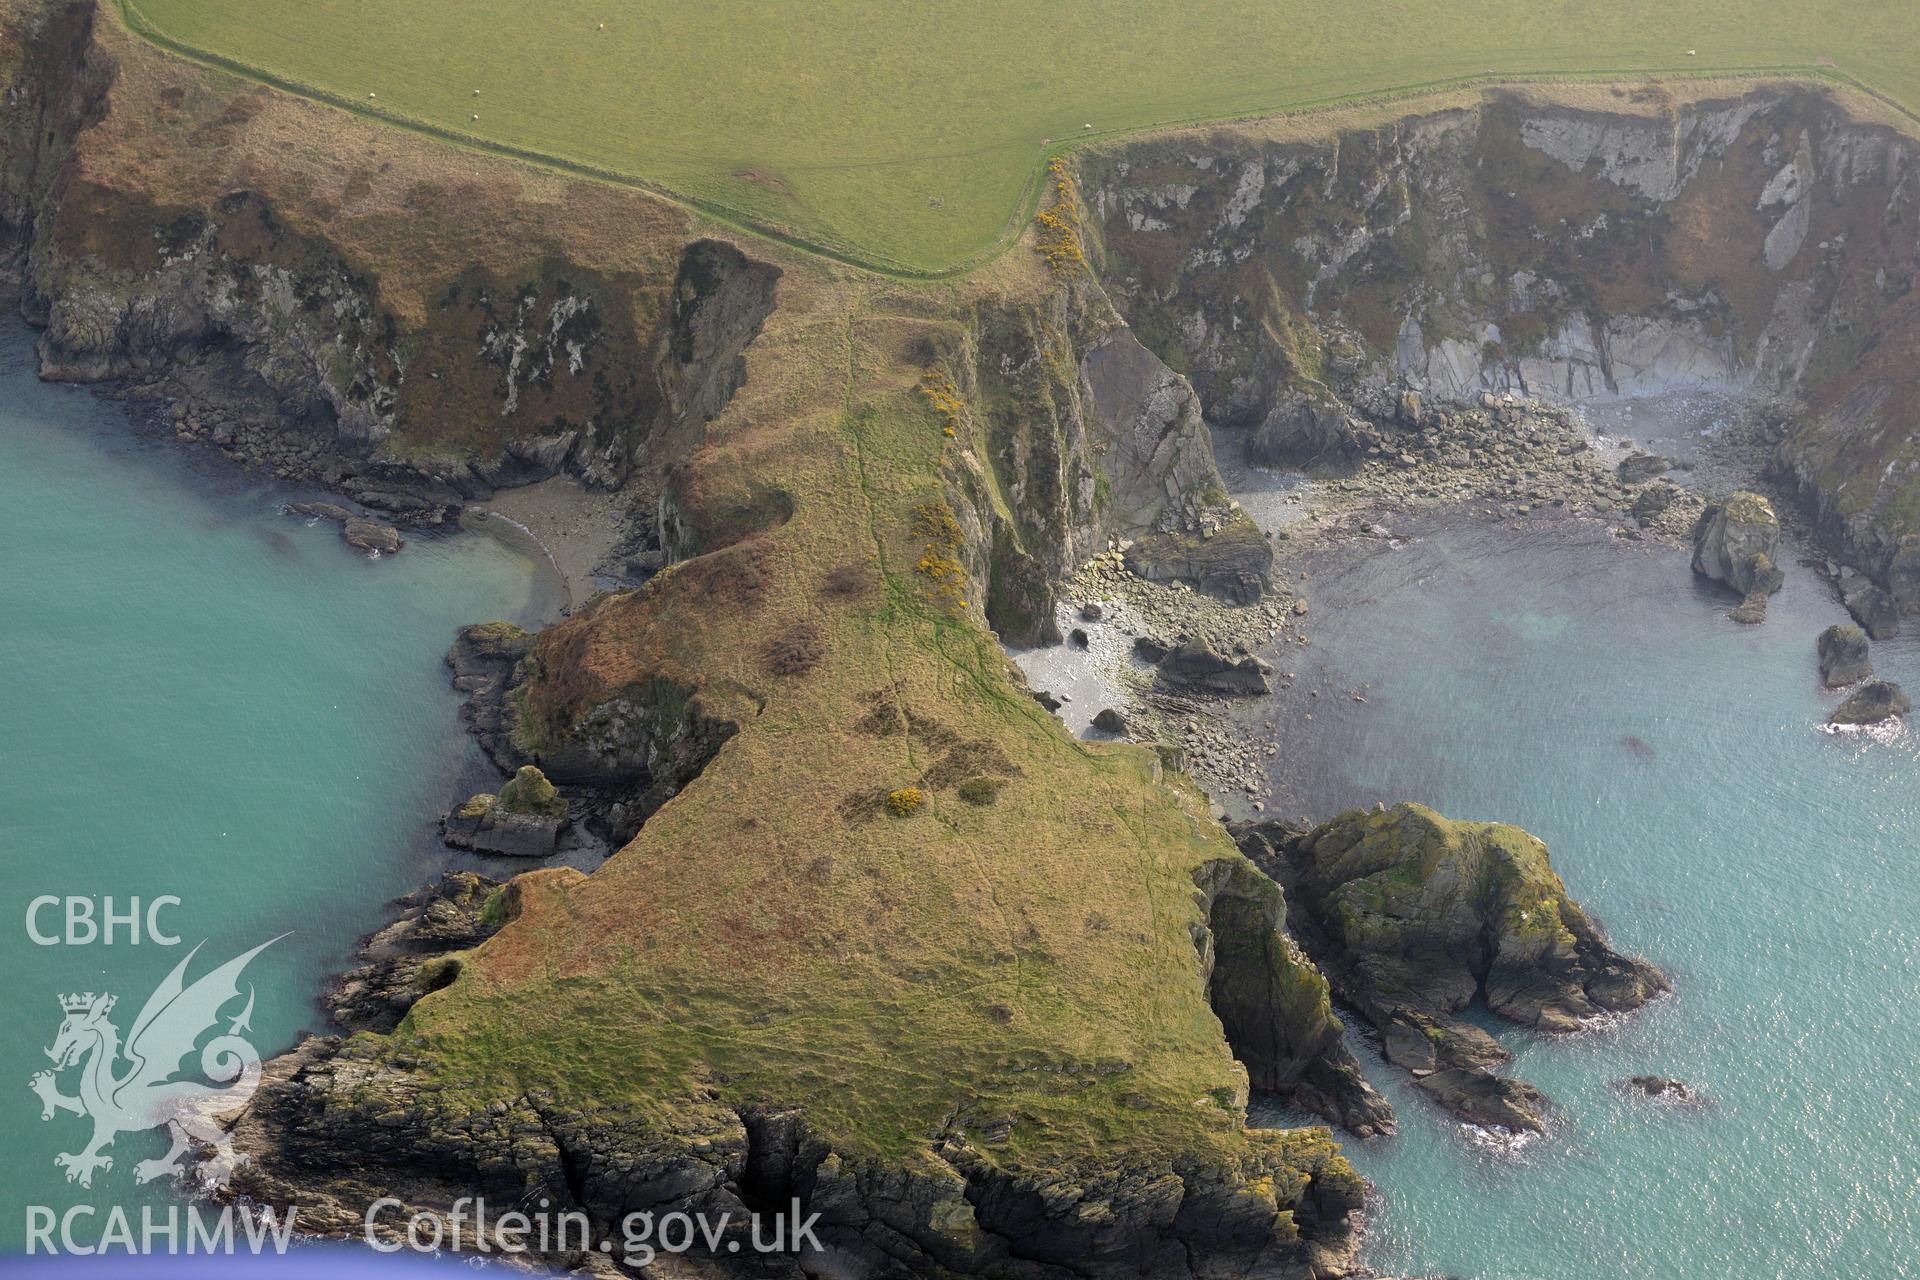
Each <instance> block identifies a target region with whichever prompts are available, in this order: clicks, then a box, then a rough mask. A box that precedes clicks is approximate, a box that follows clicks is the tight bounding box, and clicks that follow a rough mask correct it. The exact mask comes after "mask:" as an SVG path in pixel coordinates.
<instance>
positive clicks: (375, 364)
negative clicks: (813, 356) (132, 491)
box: [0, 0, 779, 522]
mask: <svg viewBox="0 0 1920 1280" xmlns="http://www.w3.org/2000/svg"><path fill="white" fill-rule="evenodd" d="M10 9H11V10H12V11H13V13H12V18H13V21H12V22H10V24H9V26H10V29H17V30H19V31H20V32H21V33H22V37H23V39H22V42H21V44H20V46H18V48H19V50H20V53H21V55H22V56H20V57H19V58H18V59H17V62H16V63H15V65H13V66H11V67H7V68H0V71H4V72H6V73H7V74H8V75H9V76H10V77H11V78H10V80H9V82H8V84H7V85H6V86H5V93H6V96H7V100H8V103H9V109H8V111H7V114H6V121H5V129H4V134H0V139H3V140H4V146H5V150H4V152H0V269H4V270H5V271H6V272H7V273H8V275H9V276H10V277H11V278H12V279H13V280H14V281H15V282H16V283H17V285H18V287H19V291H20V305H21V308H22V310H23V312H24V314H25V315H26V317H27V318H28V319H29V320H30V321H31V322H32V323H34V324H35V325H36V326H38V327H40V328H41V329H42V330H43V333H42V336H41V340H40V359H41V367H42V372H43V374H44V375H45V376H47V377H53V378H62V379H68V380H78V381H109V380H111V381H115V382H119V383H122V384H123V385H125V384H131V385H132V386H133V389H134V390H135V391H136V392H137V393H139V394H141V395H143V396H144V397H146V398H148V399H152V400H158V401H161V402H162V403H163V404H167V403H170V404H171V405H172V406H173V408H172V412H171V421H172V423H173V424H174V425H175V426H176V427H177V428H178V429H179V430H180V431H181V432H182V433H183V434H188V435H195V436H200V437H203V438H206V439H208V440H210V441H212V442H213V443H214V444H216V445H218V446H219V447H221V448H223V449H225V450H227V451H229V452H231V453H233V454H235V455H236V456H239V457H241V458H243V459H245V460H248V461H252V462H258V463H265V464H268V465H271V466H273V467H275V468H276V469H277V470H278V471H279V472H280V473H281V474H283V475H286V476H297V477H299V478H302V479H307V480H313V481H317V482H319V483H322V484H325V485H327V486H329V487H332V488H336V489H339V490H341V491H343V492H347V493H349V494H352V495H353V496H354V497H356V498H358V499H360V500H361V501H363V502H365V503H367V504H368V505H370V506H375V507H379V508H383V509H385V510H388V511H391V512H393V513H395V514H397V515H400V516H402V517H404V518H408V519H412V520H416V521H424V522H437V521H438V520H439V519H441V518H443V517H444V515H445V514H446V513H447V512H448V511H449V510H450V509H452V508H454V507H457V506H458V505H459V504H460V503H461V502H462V501H463V500H465V499H469V498H473V497H476V496H480V495H484V494H485V493H487V492H489V491H490V490H492V489H493V488H495V487H497V486H502V485H510V484H517V483H523V482H526V481H529V480H534V479H539V478H542V477H544V476H548V475H553V474H558V473H569V474H573V475H577V476H579V477H581V478H582V479H584V480H586V481H587V482H588V483H590V484H595V485H600V486H605V487H614V486H619V485H622V484H624V483H627V482H628V481H629V480H635V479H639V480H643V481H647V482H651V481H653V480H654V479H657V474H658V472H659V470H660V469H661V468H662V467H663V466H664V465H665V464H666V462H668V461H669V460H670V458H671V456H672V454H673V451H674V449H675V447H676V446H680V447H682V448H683V447H684V445H685V442H686V440H687V439H688V436H689V433H690V432H693V433H697V431H698V429H699V427H700V426H701V425H702V424H704V423H705V422H707V421H709V420H711V419H712V418H713V417H714V415H715V414H717V413H718V412H719V411H720V410H721V409H722V408H723V407H724V406H725V404H726V403H727V400H728V398H729V397H730V396H731V395H732V394H733V392H734V391H735V390H736V389H737V388H738V386H739V385H740V383H741V381H742V380H743V378H744V360H743V356H742V353H743V352H744V350H745V348H746V347H747V346H748V344H750V343H751V342H752V341H753V338H754V337H755V335H756V334H757V333H758V332H759V329H760V325H761V323H762V321H763V320H764V318H765V316H766V314H767V312H768V311H769V310H770V309H771V308H772V306H773V301H774V293H775V288H776V284H777V281H778V277H779V271H778V269H776V268H774V267H772V266H771V265H769V264H766V263H757V262H753V261H750V260H749V259H748V258H747V257H746V256H745V255H744V254H743V253H742V252H741V251H740V250H739V249H737V248H735V247H734V246H732V245H728V244H723V243H719V242H715V241H704V240H698V239H696V238H694V237H692V236H688V237H686V238H685V239H684V240H683V241H682V242H681V243H680V244H679V245H678V246H676V247H675V248H673V249H668V248H667V246H666V245H664V244H661V245H659V249H660V250H661V252H660V253H658V254H656V257H655V260H654V261H650V262H645V263H635V264H634V265H633V266H632V267H630V268H627V269H613V270H609V269H607V266H606V264H605V263H604V262H602V261H598V260H596V261H594V262H592V263H589V262H587V261H585V260H584V259H586V258H587V257H588V256H589V255H588V254H586V253H584V252H581V251H580V247H579V245H578V243H577V242H576V243H573V244H570V243H569V237H568V235H567V231H568V228H567V227H566V226H565V225H563V224H561V225H555V224H552V223H549V224H548V225H545V226H543V228H542V230H541V232H540V233H538V234H536V235H529V236H527V238H525V239H523V240H519V241H518V242H517V243H508V240H510V239H511V238H512V237H513V235H514V234H515V230H516V229H515V227H514V224H515V223H522V222H524V223H538V222H541V221H542V220H543V219H544V218H545V217H546V214H545V212H544V211H543V210H541V209H540V208H538V207H537V206H538V204H539V201H538V200H534V199H523V200H522V201H521V204H520V206H519V207H517V208H516V207H515V205H514V200H513V197H512V196H511V195H506V194H505V193H498V192H487V193H482V192H479V191H474V190H468V191H462V190H460V189H459V187H458V185H457V184H450V183H448V182H445V181H439V180H437V178H438V175H435V174H432V173H428V174H417V173H416V174H413V175H407V174H405V173H403V172H401V171H399V170H397V169H396V167H395V166H394V165H393V163H392V161H391V160H390V159H389V160H388V161H387V162H386V163H381V150H382V149H381V147H379V146H378V145H376V146H374V147H372V148H370V149H369V154H370V155H371V157H372V158H371V159H370V160H368V161H367V162H366V163H365V166H364V167H363V168H361V169H360V170H358V171H355V172H346V173H341V172H340V168H341V166H342V165H343V164H345V165H346V166H347V167H348V168H349V169H351V163H350V162H345V161H343V160H342V159H340V158H339V153H338V152H328V151H327V150H326V148H325V147H324V146H320V147H316V148H315V149H314V150H313V151H311V152H303V153H300V154H298V155H288V156H287V157H286V158H285V161H284V163H276V156H275V155H274V148H276V146H277V144H276V143H275V141H274V139H273V138H272V136H270V135H271V132H272V128H271V127H269V126H268V125H267V124H266V123H265V122H264V121H263V118H262V110H263V100H262V95H263V94H264V93H265V91H251V92H249V91H245V90H241V91H238V92H236V93H234V94H232V95H230V96H226V97H222V96H220V95H216V94H210V93H208V92H207V91H206V90H205V89H204V87H202V86H200V85H198V84H197V83H195V82H194V81H193V77H191V76H190V75H187V74H186V73H185V72H183V71H180V70H179V69H178V68H170V67H164V66H156V65H153V64H151V63H148V62H146V61H142V62H141V64H140V65H139V67H138V71H137V73H136V74H135V75H134V80H133V81H131V82H128V83H125V84H121V83H120V81H121V78H122V75H123V67H122V65H121V60H120V58H119V57H118V56H117V54H116V51H115V49H116V46H115V39H117V38H118V37H117V36H116V37H115V39H108V40H102V39H99V38H97V32H96V27H97V25H98V21H99V19H98V17H97V15H96V12H95V10H94V7H93V6H92V5H91V4H84V3H76V4H53V3H37V2H36V3H27V2H26V0H21V2H20V3H18V4H16V5H12V6H10ZM311 123H312V124H313V126H314V128H315V129H316V130H317V131H319V134H318V135H317V136H316V138H315V139H313V140H312V141H318V136H321V135H324V132H325V130H326V128H327V127H328V126H330V125H333V124H334V122H333V121H328V120H321V119H316V120H314V121H312V122H311ZM275 127H277V126H275ZM348 131H349V132H351V131H352V130H351V129H349V130H348ZM83 132H84V134H85V137H86V145H84V146H77V145H76V142H77V140H78V139H79V138H80V137H81V136H82V134H83ZM176 144H177V145H185V146H190V147H191V148H193V150H192V153H191V154H192V157H193V163H192V164H190V165H189V164H184V163H178V162H169V163H174V164H176V168H174V169H172V170H168V171H165V172H158V171H155V170H154V169H153V168H152V167H151V164H150V162H151V161H152V154H151V151H152V149H153V148H155V147H160V148H162V149H164V148H165V147H167V146H169V145H176ZM329 169H330V170H331V172H328V171H327V170H329ZM422 219H425V220H431V221H432V222H433V223H434V224H435V239H434V240H433V242H432V248H431V250H428V251H423V246H422V245H421V244H420V243H419V242H418V241H417V240H414V239H413V238H412V237H410V235H409V233H408V226H407V224H408V223H410V222H417V221H418V220H422ZM656 230H657V228H644V229H643V230H642V233H641V234H640V235H639V236H638V237H637V238H640V239H644V238H645V235H644V233H645V232H648V231H656ZM575 239H576V241H577V237H576V238H575ZM667 253H672V254H673V256H672V257H671V258H668V257H666V254H667Z"/></svg>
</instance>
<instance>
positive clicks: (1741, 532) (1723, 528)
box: [1693, 492, 1786, 623]
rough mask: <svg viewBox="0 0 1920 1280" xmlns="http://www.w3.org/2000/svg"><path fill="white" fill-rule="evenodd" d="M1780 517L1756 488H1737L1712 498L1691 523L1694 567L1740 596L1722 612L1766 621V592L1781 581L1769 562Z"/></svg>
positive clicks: (1777, 537) (1738, 618)
mask: <svg viewBox="0 0 1920 1280" xmlns="http://www.w3.org/2000/svg"><path fill="white" fill-rule="evenodd" d="M1779 546H1780V517H1779V516H1777V515H1775V514H1774V511H1773V504H1771V503H1769V502H1768V501H1767V500H1766V499H1765V498H1763V497H1761V496H1760V495H1759V494H1757V493H1744V492H1742V493H1736V494H1733V495H1732V496H1730V497H1728V498H1727V499H1726V500H1725V501H1724V502H1711V503H1708V504H1707V507H1706V509H1705V510H1704V511H1702V512H1701V513H1700V519H1699V520H1698V521H1696V522H1695V524H1694V526H1693V571H1694V572H1695V573H1697V574H1699V575H1700V576H1702V577H1704V578H1712V579H1713V580H1714V581H1716V582H1724V583H1726V584H1727V586H1729V587H1731V588H1733V589H1734V590H1735V591H1738V592H1739V593H1740V594H1741V596H1742V597H1743V599H1742V600H1741V602H1740V604H1739V606H1738V607H1737V608H1735V609H1734V610H1733V612H1732V613H1730V614H1728V615H1727V616H1728V617H1730V618H1732V619H1733V620H1734V621H1736V622H1748V623H1757V622H1763V621H1765V620H1766V616H1767V597H1768V596H1770V595H1772V594H1773V593H1774V592H1776V591H1778V590H1779V589H1780V588H1781V586H1782V585H1783V584H1784V583H1785V582H1786V575H1785V574H1784V573H1782V572H1781V571H1780V569H1779V568H1778V567H1777V566H1775V564H1774V555H1775V553H1776V552H1777V551H1778V550H1779Z"/></svg>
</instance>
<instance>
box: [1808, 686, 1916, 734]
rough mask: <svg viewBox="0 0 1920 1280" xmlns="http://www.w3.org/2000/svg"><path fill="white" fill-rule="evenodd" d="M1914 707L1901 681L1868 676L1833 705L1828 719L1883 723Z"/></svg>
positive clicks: (1852, 723) (1845, 722) (1853, 723)
mask: <svg viewBox="0 0 1920 1280" xmlns="http://www.w3.org/2000/svg"><path fill="white" fill-rule="evenodd" d="M1911 710H1913V702H1912V700H1911V699H1909V698H1908V697H1907V695H1906V691H1905V690H1903V689H1901V687H1900V686H1899V685H1897V684H1895V683H1894V682H1893V681H1891V680H1869V681H1867V682H1866V683H1865V684H1863V685H1861V686H1860V687H1859V688H1858V689H1856V690H1854V692H1853V694H1852V696H1851V697H1849V698H1848V699H1847V700H1846V701H1845V702H1843V703H1841V704H1840V705H1839V706H1838V707H1836V708H1834V712H1833V714H1832V715H1831V716H1830V717H1828V722H1829V723H1831V724H1837V725H1842V726H1846V727H1858V726H1863V725H1871V724H1880V723H1883V722H1884V721H1887V720H1892V719H1895V718H1896V717H1899V716H1904V715H1905V714H1907V712H1909V711H1911Z"/></svg>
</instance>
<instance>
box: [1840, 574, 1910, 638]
mask: <svg viewBox="0 0 1920 1280" xmlns="http://www.w3.org/2000/svg"><path fill="white" fill-rule="evenodd" d="M1840 602H1841V603H1842V604H1844V605H1846V606H1847V612H1848V613H1850V614H1852V615H1853V620H1854V621H1855V622H1858V623H1859V624H1860V626H1861V627H1862V628H1863V629H1864V630H1865V631H1866V633H1867V635H1868V636H1869V637H1870V638H1872V639H1874V640H1891V639H1893V637H1895V636H1896V635H1898V634H1900V611H1899V609H1898V608H1897V607H1896V606H1895V605H1894V602H1893V596H1892V595H1890V594H1889V593H1888V592H1886V591H1884V590H1882V589H1881V588H1880V587H1879V586H1878V585H1876V584H1875V583H1874V581H1873V579H1871V578H1869V577H1867V576H1866V575H1865V574H1864V573H1855V572H1853V571H1852V570H1847V571H1846V572H1843V573H1842V574H1841V575H1840Z"/></svg>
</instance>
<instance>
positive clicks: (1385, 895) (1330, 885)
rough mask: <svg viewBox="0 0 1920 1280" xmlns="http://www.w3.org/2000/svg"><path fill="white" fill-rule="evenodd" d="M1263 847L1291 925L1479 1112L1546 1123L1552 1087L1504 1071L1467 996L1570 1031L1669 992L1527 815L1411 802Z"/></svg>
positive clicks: (1495, 1118)
mask: <svg viewBox="0 0 1920 1280" xmlns="http://www.w3.org/2000/svg"><path fill="white" fill-rule="evenodd" d="M1270 843H1271V842H1270ZM1243 847H1245V846H1244V845H1243ZM1251 852H1253V853H1254V854H1255V855H1257V856H1256V861H1259V862H1260V863H1261V864H1262V865H1263V866H1265V867H1268V868H1271V869H1272V871H1273V872H1274V874H1275V875H1276V877H1277V878H1279V879H1280V880H1281V881H1282V883H1283V885H1284V886H1285V888H1286V891H1287V900H1288V904H1289V912H1288V920H1289V923H1290V925H1291V927H1292V930H1293V933H1294V936H1295V937H1297V938H1299V939H1300V940H1301V943H1302V944H1303V945H1304V946H1305V947H1306V949H1307V952H1308V954H1309V955H1311V956H1312V957H1313V958H1314V960H1315V962H1316V963H1317V964H1318V965H1319V966H1320V968H1321V970H1322V971H1323V972H1324V973H1325V974H1326V975H1327V980H1328V981H1329V982H1330V983H1331V984H1332V987H1333V990H1334V992H1335V994H1337V995H1339V996H1340V997H1341V998H1342V999H1344V1000H1346V1001H1348V1002H1349V1003H1351V1004H1352V1005H1353V1006H1354V1007H1355V1008H1357V1009H1358V1010H1359V1011H1360V1012H1361V1014H1362V1015H1363V1016H1365V1017H1366V1018H1367V1020H1368V1021H1370V1022H1371V1023H1372V1024H1373V1025H1374V1027H1375V1028H1376V1029H1377V1030H1378V1031H1379V1033H1380V1037H1381V1044H1382V1048H1383V1049H1384V1051H1385V1053H1386V1056H1387V1059H1388V1061H1390V1062H1392V1063H1394V1064H1395V1065H1397V1066H1401V1067H1404V1068H1406V1069H1407V1070H1408V1071H1410V1072H1411V1073H1412V1074H1413V1075H1414V1077H1415V1080H1416V1081H1417V1082H1418V1083H1419V1084H1420V1086H1421V1088H1422V1089H1423V1090H1425V1091H1426V1092H1427V1093H1428V1094H1429V1095H1430V1096H1432V1097H1433V1098H1434V1100H1435V1101H1436V1102H1438V1103H1440V1104H1441V1105H1443V1106H1445V1107H1447V1108H1449V1109H1450V1110H1453V1111H1455V1112H1456V1113H1457V1114H1459V1115H1461V1116H1462V1117H1463V1118H1466V1119H1469V1120H1471V1121H1473V1122H1475V1123H1487V1124H1498V1125H1501V1126H1503V1127H1507V1128H1539V1127H1540V1126H1541V1123H1542V1117H1541V1112H1540V1107H1541V1101H1542V1099H1541V1097H1540V1095H1539V1093H1538V1091H1537V1090H1535V1089H1533V1088H1532V1087H1531V1086H1529V1085H1526V1084H1525V1083H1524V1082H1521V1081H1516V1080H1512V1079H1509V1078H1507V1077H1504V1076H1498V1075H1494V1074H1493V1073H1492V1070H1491V1069H1492V1068H1493V1067H1495V1066H1498V1065H1499V1064H1500V1063H1502V1062H1504V1061H1506V1060H1507V1059H1508V1057H1509V1056H1510V1055H1509V1054H1508V1053H1507V1051H1506V1050H1504V1049H1502V1048H1501V1047H1500V1046H1499V1044H1498V1043H1497V1042H1496V1041H1495V1040H1494V1039H1493V1038H1492V1037H1491V1036H1489V1035H1488V1034H1487V1033H1486V1032H1484V1031H1482V1030H1480V1029H1479V1028H1477V1027H1475V1026H1472V1025H1471V1024H1469V1023H1465V1022H1462V1021H1460V1020H1459V1019H1458V1018H1457V1016H1456V1015H1457V1014H1458V1013H1459V1012H1460V1011H1461V1010H1462V1009H1464V1008H1466V1007H1467V1005H1468V1004H1470V1003H1472V1002H1473V1001H1475V1000H1476V999H1482V1000H1484V1001H1485V1002H1486V1005H1487V1007H1488V1008H1490V1009H1491V1010H1492V1011H1493V1012H1495V1013H1497V1014H1499V1015H1500V1016H1501V1017H1504V1018H1507V1019H1509V1020H1511V1021H1514V1022H1518V1023H1520V1024H1522V1025H1524V1026H1529V1027H1534V1028H1537V1029H1539V1030H1542V1031H1571V1030H1574V1029H1576V1028H1578V1027H1580V1026H1581V1025H1583V1023H1584V1022H1585V1020H1587V1019H1590V1018H1593V1017H1596V1016H1599V1015H1601V1014H1604V1013H1611V1012H1623V1011H1626V1010H1630V1009H1636V1008H1638V1007H1640V1006H1641V1005H1642V1004H1645V1003H1646V1002H1647V1001H1648V1000H1650V999H1652V998H1653V997H1654V996H1656V995H1658V994H1660V993H1661V992H1663V991H1665V990H1667V983H1666V980H1665V979H1664V978H1663V977H1662V976H1661V975H1660V973H1659V972H1658V971H1657V970H1656V969H1654V968H1653V966H1652V965H1649V964H1647V963H1646V962H1645V961H1643V960H1638V959H1634V958H1632V957H1628V956H1623V955H1620V954H1619V953H1617V952H1615V951H1614V950H1613V949H1612V948H1611V947H1609V946H1608V945H1607V943H1606V940H1605V938H1604V937H1603V936H1602V935H1601V933H1600V931H1599V929H1598V927H1597V926H1595V925H1594V923H1593V922H1592V921H1591V920H1590V919H1589V918H1588V917H1587V915H1586V913H1585V912H1583V911H1582V910H1581V909H1580V907H1579V906H1578V905H1577V904H1576V903H1575V902H1574V901H1573V900H1572V899H1571V898H1569V897H1568V896H1567V893H1566V890H1565V888H1564V887H1563V886H1562V885H1561V883H1560V878H1559V877H1558V876H1557V875H1555V874H1554V872H1553V869H1552V867H1551V866H1550V865H1549V864H1548V861H1547V850H1546V846H1545V845H1543V844H1542V843H1540V841H1538V840H1536V839H1535V838H1534V837H1532V836H1530V835H1528V834H1527V833H1526V832H1524V831H1522V830H1520V829H1519V828H1518V827H1513V826H1507V825H1504V824H1499V823H1474V822H1454V821H1449V820H1448V819H1446V818H1443V817H1441V816H1440V815H1439V814H1437V813H1435V812H1433V811H1432V810H1431V809H1427V808H1424V807H1423V806H1420V805H1416V804H1402V805H1399V806H1396V807H1395V808H1393V809H1391V810H1380V811H1375V812H1363V811H1358V810H1356V811H1353V812H1350V813H1345V814H1342V815H1340V816H1339V817H1337V818H1335V819H1333V820H1332V821H1331V822H1328V823H1325V824H1323V825H1321V826H1319V827H1316V828H1314V829H1313V830H1312V831H1309V832H1306V833H1305V834H1300V835H1296V836H1293V837H1290V838H1285V839H1282V840H1280V841H1279V842H1278V843H1272V844H1271V852H1270V853H1265V854H1264V855H1263V852H1262V851H1261V850H1259V849H1255V850H1252V851H1251Z"/></svg>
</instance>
